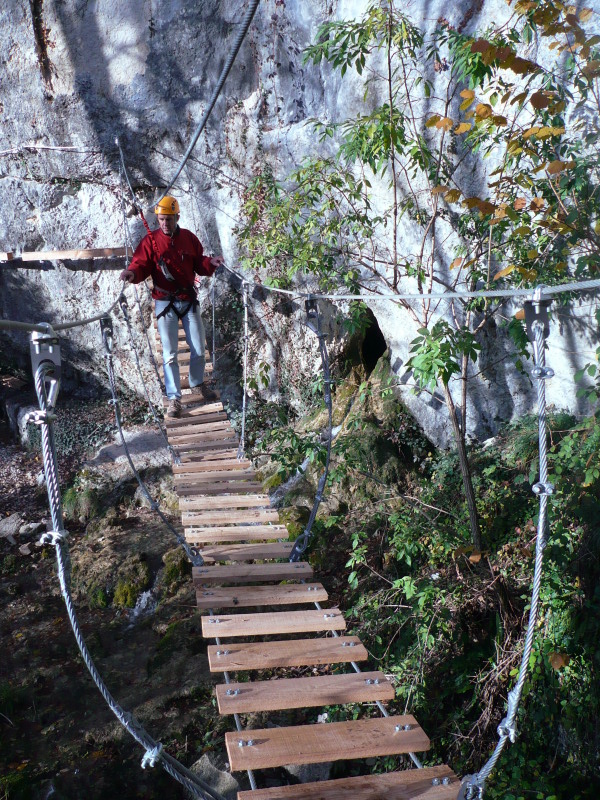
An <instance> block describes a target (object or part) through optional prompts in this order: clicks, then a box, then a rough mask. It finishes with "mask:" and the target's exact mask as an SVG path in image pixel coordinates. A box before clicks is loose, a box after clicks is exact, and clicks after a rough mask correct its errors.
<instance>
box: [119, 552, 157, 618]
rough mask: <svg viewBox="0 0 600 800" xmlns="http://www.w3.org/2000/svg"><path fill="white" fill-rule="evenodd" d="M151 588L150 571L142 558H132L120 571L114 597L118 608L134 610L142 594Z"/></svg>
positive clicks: (129, 558)
mask: <svg viewBox="0 0 600 800" xmlns="http://www.w3.org/2000/svg"><path fill="white" fill-rule="evenodd" d="M149 586H150V569H149V567H148V564H147V563H146V561H145V559H143V558H142V557H141V556H137V555H136V556H130V557H128V558H127V559H126V560H125V561H124V562H123V564H122V566H121V567H120V569H119V577H118V579H117V584H116V586H115V591H114V595H113V605H114V606H116V607H117V608H133V607H134V606H135V604H136V601H137V599H138V597H139V596H140V594H141V593H142V592H143V591H145V590H146V589H148V588H149Z"/></svg>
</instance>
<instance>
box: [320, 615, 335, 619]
mask: <svg viewBox="0 0 600 800" xmlns="http://www.w3.org/2000/svg"><path fill="white" fill-rule="evenodd" d="M332 617H335V614H323V619H332Z"/></svg>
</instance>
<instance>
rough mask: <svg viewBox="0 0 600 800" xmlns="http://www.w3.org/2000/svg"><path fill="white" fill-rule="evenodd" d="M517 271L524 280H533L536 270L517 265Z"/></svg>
mask: <svg viewBox="0 0 600 800" xmlns="http://www.w3.org/2000/svg"><path fill="white" fill-rule="evenodd" d="M517 272H518V273H519V275H521V276H522V277H523V278H525V280H526V281H534V280H535V279H536V278H537V270H535V269H525V267H517Z"/></svg>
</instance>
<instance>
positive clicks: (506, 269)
mask: <svg viewBox="0 0 600 800" xmlns="http://www.w3.org/2000/svg"><path fill="white" fill-rule="evenodd" d="M514 269H515V265H514V264H509V265H508V267H504V269H501V270H500V272H497V273H496V274H495V275H494V280H495V281H497V280H500V278H506V276H507V275H510V273H511V272H512V271H513V270H514Z"/></svg>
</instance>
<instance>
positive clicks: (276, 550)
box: [202, 542, 294, 563]
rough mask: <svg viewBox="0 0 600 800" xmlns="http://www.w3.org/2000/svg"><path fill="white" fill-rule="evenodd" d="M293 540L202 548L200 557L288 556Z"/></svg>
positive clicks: (226, 559) (219, 558)
mask: <svg viewBox="0 0 600 800" xmlns="http://www.w3.org/2000/svg"><path fill="white" fill-rule="evenodd" d="M293 546H294V543H293V542H273V543H269V544H231V545H216V546H214V545H213V546H212V547H203V548H202V558H203V559H204V561H205V562H206V563H209V562H210V561H262V560H263V559H269V558H273V559H275V558H285V559H287V558H289V555H290V553H291V552H292V548H293Z"/></svg>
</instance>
